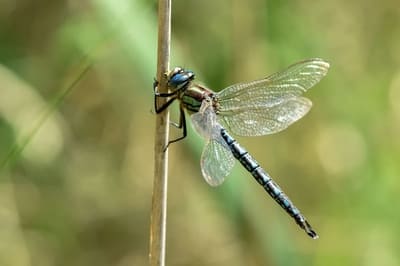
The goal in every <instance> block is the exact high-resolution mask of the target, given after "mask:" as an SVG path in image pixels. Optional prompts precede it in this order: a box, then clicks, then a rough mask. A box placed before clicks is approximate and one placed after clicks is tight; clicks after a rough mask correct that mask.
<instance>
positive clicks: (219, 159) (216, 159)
mask: <svg viewBox="0 0 400 266" xmlns="http://www.w3.org/2000/svg"><path fill="white" fill-rule="evenodd" d="M234 165H235V158H234V157H233V155H232V152H231V151H230V150H228V149H227V147H225V146H223V145H221V144H220V143H219V141H218V140H216V139H210V140H209V141H208V142H207V144H206V146H205V147H204V150H203V153H202V155H201V172H202V174H203V177H204V179H205V180H206V181H207V183H208V184H210V185H211V186H218V185H221V184H222V183H223V182H224V180H225V177H226V176H227V175H228V174H229V173H230V172H231V170H232V168H233V166H234Z"/></svg>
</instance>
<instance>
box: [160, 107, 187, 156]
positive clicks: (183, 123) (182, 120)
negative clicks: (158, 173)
mask: <svg viewBox="0 0 400 266" xmlns="http://www.w3.org/2000/svg"><path fill="white" fill-rule="evenodd" d="M179 112H180V115H179V124H176V123H173V124H174V126H176V127H177V128H182V136H180V137H179V138H176V139H174V140H170V141H168V144H167V146H165V148H164V151H166V150H167V149H168V147H169V145H170V144H171V143H174V142H177V141H180V140H183V139H184V138H186V136H187V128H186V117H185V111H184V109H183V107H182V106H180V108H179Z"/></svg>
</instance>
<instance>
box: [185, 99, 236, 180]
mask: <svg viewBox="0 0 400 266" xmlns="http://www.w3.org/2000/svg"><path fill="white" fill-rule="evenodd" d="M191 119H192V124H193V127H194V129H195V130H196V131H197V133H198V134H199V135H200V136H202V137H203V138H204V139H205V140H206V141H207V144H206V146H205V147H204V150H203V153H202V155H201V171H202V174H203V177H204V179H205V180H206V181H207V183H208V184H210V185H211V186H218V185H220V184H222V182H223V181H224V179H225V177H226V176H227V175H228V174H229V172H230V171H231V170H232V167H233V165H234V163H235V159H234V157H233V155H232V153H231V151H230V149H229V147H228V145H227V144H226V142H225V141H224V139H223V138H222V136H221V129H222V127H221V125H220V124H219V123H218V122H217V117H216V113H215V110H214V108H213V106H212V101H211V99H207V100H203V102H202V105H201V107H200V110H199V111H198V112H197V113H195V114H193V115H192V116H191Z"/></svg>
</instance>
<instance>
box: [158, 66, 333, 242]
mask: <svg viewBox="0 0 400 266" xmlns="http://www.w3.org/2000/svg"><path fill="white" fill-rule="evenodd" d="M328 69H329V63H328V62H326V61H324V60H322V59H319V58H314V59H308V60H304V61H301V62H298V63H295V64H293V65H291V66H289V67H288V68H286V69H285V70H283V71H280V72H278V73H275V74H272V75H270V76H268V77H266V78H262V79H259V80H255V81H250V82H244V83H238V84H234V85H231V86H229V87H227V88H225V89H223V90H221V91H219V92H214V91H212V90H211V89H209V88H207V87H205V86H203V85H200V84H197V83H195V82H194V79H195V74H194V72H193V71H190V70H186V69H183V68H180V67H175V68H174V69H173V70H172V71H170V72H169V73H167V74H166V75H167V77H166V78H167V87H168V92H167V93H160V92H159V91H158V82H157V81H155V83H154V84H153V87H154V94H155V98H154V106H155V111H156V113H161V112H163V111H164V110H165V109H166V108H168V106H170V105H171V104H172V103H173V102H174V101H175V100H178V101H179V110H180V118H179V123H173V125H175V126H176V127H178V128H180V129H181V130H182V136H180V137H178V138H176V139H174V140H170V141H169V143H168V145H169V144H171V143H174V142H176V141H179V140H182V139H184V138H185V137H186V136H187V128H186V118H185V110H186V112H187V113H188V114H189V115H190V118H191V121H192V124H193V127H194V129H195V131H196V132H197V133H198V134H199V135H200V136H201V137H203V138H204V139H205V143H206V144H205V146H204V149H203V152H202V155H201V162H200V164H201V172H202V175H203V177H204V179H205V180H206V182H207V183H208V184H209V185H211V186H219V185H221V184H222V183H223V182H224V180H225V178H226V177H227V176H228V175H229V173H230V172H231V170H232V168H233V166H234V164H235V161H236V160H238V161H239V162H240V164H242V165H243V166H244V168H245V169H246V170H247V171H248V172H249V173H250V174H251V175H252V176H253V177H254V179H255V180H256V181H257V182H258V183H259V184H260V185H261V186H262V187H263V188H264V190H265V191H266V192H267V193H268V194H269V195H270V196H271V197H272V198H273V199H274V200H275V201H276V202H277V203H278V204H279V205H280V206H281V207H282V208H283V209H284V210H285V211H286V212H287V213H288V214H289V215H290V216H291V217H292V218H293V219H294V221H295V222H296V223H297V224H298V225H299V226H300V227H301V228H302V229H303V230H304V231H305V232H306V233H307V235H309V236H310V237H311V238H313V239H316V238H318V234H317V233H316V232H315V231H314V230H313V228H312V227H311V225H310V224H309V223H308V221H307V220H306V218H305V217H304V216H303V214H302V213H301V212H300V210H299V209H298V208H297V207H296V206H295V205H294V204H293V203H292V201H291V200H290V199H289V197H288V196H287V195H286V194H285V193H284V192H283V191H282V189H281V188H280V187H279V186H278V184H277V183H276V182H275V181H274V180H273V179H272V178H271V176H270V175H269V174H268V173H267V172H266V171H265V170H264V169H263V168H262V167H261V166H260V165H259V164H258V162H257V161H256V160H255V159H254V158H253V157H252V156H251V155H250V154H249V153H248V152H247V150H245V149H244V148H243V147H242V146H241V145H240V144H239V143H238V142H237V141H236V140H235V139H234V137H233V136H232V135H230V133H229V132H232V133H233V134H235V135H239V136H262V135H268V134H273V133H277V132H280V131H282V130H284V129H286V128H287V127H288V126H290V125H291V124H293V123H294V122H296V121H297V120H299V119H300V118H302V117H303V116H304V115H305V114H306V113H307V112H308V111H309V110H310V108H311V106H312V102H311V101H310V100H309V99H307V98H305V97H303V96H302V94H303V93H304V92H306V91H307V90H308V89H309V88H311V87H313V86H314V85H315V84H316V83H318V82H319V81H320V80H321V79H322V78H323V77H324V76H325V75H326V73H327V72H328ZM159 98H166V101H165V103H164V104H162V105H161V106H159V104H158V99H159ZM168 145H167V147H168Z"/></svg>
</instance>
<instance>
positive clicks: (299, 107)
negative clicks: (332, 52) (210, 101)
mask: <svg viewBox="0 0 400 266" xmlns="http://www.w3.org/2000/svg"><path fill="white" fill-rule="evenodd" d="M328 68H329V64H328V63H327V62H325V61H323V60H321V59H310V60H306V61H302V62H299V63H297V64H294V65H292V66H290V67H289V68H287V69H286V70H284V71H281V72H278V73H276V74H273V75H271V76H269V77H267V78H265V79H261V80H256V81H252V82H248V83H239V84H235V85H232V86H230V87H228V88H226V89H224V90H222V91H221V92H219V93H217V95H216V100H217V101H218V107H217V108H218V109H217V112H218V121H219V122H221V123H223V124H224V125H226V126H227V127H228V128H229V129H230V131H232V132H233V133H235V134H237V135H242V136H260V135H265V134H272V133H276V132H279V131H281V130H283V129H285V128H287V127H288V126H289V125H291V124H292V123H293V122H295V121H297V120H298V119H300V118H301V117H303V116H304V115H305V114H306V113H307V112H308V110H309V109H310V107H311V105H312V104H311V101H310V100H308V99H306V98H303V97H300V96H301V94H302V93H303V92H305V91H307V90H308V89H309V88H311V87H312V86H314V85H315V84H316V83H318V82H319V81H320V80H321V78H322V77H324V76H325V75H326V73H327V71H328Z"/></svg>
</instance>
